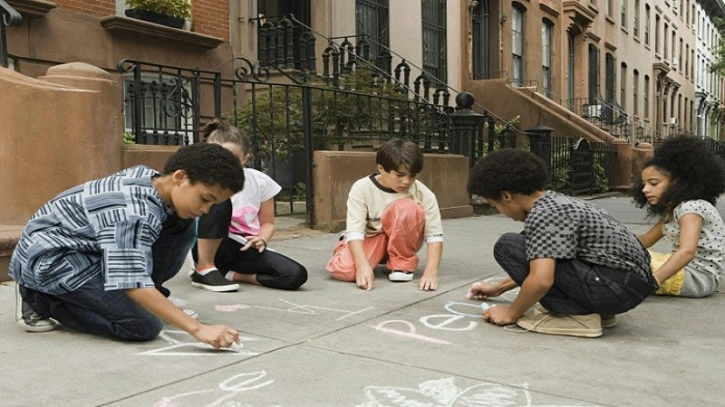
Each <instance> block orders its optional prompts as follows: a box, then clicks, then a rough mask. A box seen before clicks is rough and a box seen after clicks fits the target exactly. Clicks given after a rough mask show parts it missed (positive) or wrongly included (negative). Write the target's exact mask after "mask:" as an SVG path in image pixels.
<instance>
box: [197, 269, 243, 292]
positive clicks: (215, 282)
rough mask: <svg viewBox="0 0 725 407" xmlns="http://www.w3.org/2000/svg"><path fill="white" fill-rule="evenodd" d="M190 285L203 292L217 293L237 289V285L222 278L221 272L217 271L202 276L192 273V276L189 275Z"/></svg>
mask: <svg viewBox="0 0 725 407" xmlns="http://www.w3.org/2000/svg"><path fill="white" fill-rule="evenodd" d="M191 285H193V286H194V287H196V288H203V289H205V290H209V291H214V292H218V293H222V292H229V291H237V290H238V289H239V284H237V283H232V282H231V281H229V280H227V279H226V278H224V276H223V275H222V272H221V271H219V270H217V269H214V270H212V271H210V272H208V273H206V274H204V275H201V274H199V273H197V272H194V274H192V275H191Z"/></svg>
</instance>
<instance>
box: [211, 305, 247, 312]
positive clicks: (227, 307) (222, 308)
mask: <svg viewBox="0 0 725 407" xmlns="http://www.w3.org/2000/svg"><path fill="white" fill-rule="evenodd" d="M250 307H251V305H247V304H229V305H216V306H214V309H215V310H217V311H219V312H234V311H239V310H240V309H247V308H250Z"/></svg>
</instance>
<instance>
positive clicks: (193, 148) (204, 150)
mask: <svg viewBox="0 0 725 407" xmlns="http://www.w3.org/2000/svg"><path fill="white" fill-rule="evenodd" d="M176 170H184V171H186V175H187V177H189V182H191V183H192V184H196V183H197V182H201V183H203V184H204V185H208V186H215V185H218V186H220V187H222V188H224V189H228V190H230V191H232V192H235V193H236V192H239V191H241V190H242V187H244V169H243V168H242V164H241V163H240V162H239V158H237V157H236V156H235V155H234V154H232V153H231V152H230V151H229V150H227V149H226V148H224V147H222V146H220V145H219V144H206V143H197V144H192V145H189V146H183V147H181V148H179V149H178V150H177V151H176V152H175V153H174V154H172V155H171V157H169V159H168V160H167V161H166V164H165V165H164V171H163V175H167V174H171V173H173V172H174V171H176Z"/></svg>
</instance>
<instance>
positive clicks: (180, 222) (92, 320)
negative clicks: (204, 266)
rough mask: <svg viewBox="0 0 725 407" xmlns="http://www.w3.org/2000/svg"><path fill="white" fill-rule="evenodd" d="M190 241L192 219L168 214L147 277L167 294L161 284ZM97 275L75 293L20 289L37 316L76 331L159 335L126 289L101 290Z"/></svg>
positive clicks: (157, 323) (132, 337)
mask: <svg viewBox="0 0 725 407" xmlns="http://www.w3.org/2000/svg"><path fill="white" fill-rule="evenodd" d="M193 240H194V221H193V220H191V219H180V218H178V217H176V216H175V215H170V216H169V218H168V219H167V220H166V221H165V222H164V225H163V228H162V230H161V234H160V235H159V238H158V239H157V240H156V242H155V243H154V245H153V248H152V250H153V261H154V264H153V273H152V275H151V279H152V280H153V281H154V284H155V285H156V288H157V289H158V290H159V291H161V293H162V294H164V295H165V296H167V297H168V296H169V294H170V291H169V290H168V289H167V288H165V287H163V286H162V284H163V283H164V282H165V281H167V280H169V279H171V278H172V277H174V276H175V275H176V274H177V273H178V272H179V270H180V269H181V267H182V265H183V264H184V260H185V259H186V254H187V253H188V252H189V248H190V247H191V244H192V242H193ZM103 283H104V279H103V276H102V275H100V274H99V275H98V276H96V277H94V278H92V279H91V280H89V281H88V282H87V283H85V284H84V285H83V286H81V287H80V288H79V289H78V290H76V291H73V292H70V293H66V294H61V295H51V294H45V293H41V292H39V291H35V290H31V289H28V288H25V287H22V286H21V287H20V293H21V295H22V297H23V300H24V301H25V302H26V303H28V304H29V305H30V306H31V307H32V308H33V309H34V310H35V311H36V312H38V314H40V315H42V316H44V317H51V318H54V319H55V320H57V321H58V322H60V323H61V324H63V325H65V326H67V327H69V328H72V329H75V330H77V331H80V332H86V333H90V334H95V335H102V336H108V337H111V338H114V339H120V340H128V341H148V340H151V339H154V338H156V337H157V336H158V334H159V332H161V328H162V327H163V323H162V322H161V320H159V319H158V318H157V317H156V316H154V315H152V314H151V313H149V312H148V311H146V310H145V309H143V308H142V307H141V306H140V305H138V304H137V303H136V302H134V301H133V300H131V298H129V297H128V296H127V295H126V293H125V291H124V290H110V291H105V290H104V288H103Z"/></svg>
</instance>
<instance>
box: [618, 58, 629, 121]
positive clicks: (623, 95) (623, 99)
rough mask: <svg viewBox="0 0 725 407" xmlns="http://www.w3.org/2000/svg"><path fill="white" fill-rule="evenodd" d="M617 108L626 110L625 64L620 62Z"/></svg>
mask: <svg viewBox="0 0 725 407" xmlns="http://www.w3.org/2000/svg"><path fill="white" fill-rule="evenodd" d="M619 106H620V107H621V108H622V109H623V110H626V109H627V64H625V63H624V62H622V71H621V73H620V74H619Z"/></svg>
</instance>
